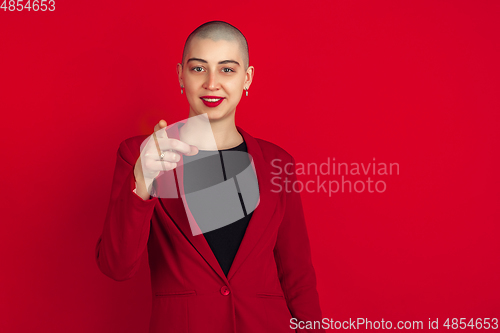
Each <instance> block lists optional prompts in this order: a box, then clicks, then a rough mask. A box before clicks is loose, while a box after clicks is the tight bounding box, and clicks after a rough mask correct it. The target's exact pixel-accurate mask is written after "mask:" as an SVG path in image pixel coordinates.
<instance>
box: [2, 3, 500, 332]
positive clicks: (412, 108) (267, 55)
mask: <svg viewBox="0 0 500 333" xmlns="http://www.w3.org/2000/svg"><path fill="white" fill-rule="evenodd" d="M499 17H500V3H499V2H497V1H413V2H410V3H409V2H403V1H321V2H318V1H307V2H297V3H294V2H289V1H281V2H272V1H259V2H254V1H241V2H234V1H233V2H228V3H221V2H219V3H210V2H201V1H190V2H181V1H158V0H146V1H141V2H138V1H130V0H127V1H121V2H109V3H108V2H104V1H99V2H98V1H76V2H75V1H72V2H68V1H64V2H63V1H61V0H56V10H55V12H37V13H34V12H25V11H23V12H9V11H7V12H4V11H3V10H2V11H0V29H1V30H0V31H1V35H0V80H1V81H0V108H1V110H2V112H1V115H2V121H1V122H0V126H1V131H0V132H1V136H2V138H1V139H2V152H3V154H2V155H3V157H2V163H1V165H2V191H1V196H2V199H1V202H2V223H1V226H2V229H1V236H0V237H1V239H0V249H1V251H2V252H1V253H2V254H3V255H2V263H1V267H2V273H1V275H0V279H1V288H0V306H1V309H0V331H2V332H146V329H147V326H148V323H149V315H150V306H151V304H150V302H151V294H150V282H149V270H148V266H147V260H146V259H147V253H145V255H144V257H143V261H142V267H141V269H140V271H139V272H138V274H137V275H136V276H135V277H134V278H132V279H131V280H128V281H125V282H121V283H119V282H116V281H113V280H111V279H109V278H108V277H106V276H104V275H103V274H102V273H101V272H100V271H99V270H98V268H97V265H96V262H95V259H94V248H95V244H96V241H97V238H98V236H99V235H100V233H101V230H102V226H103V222H104V217H105V212H106V208H107V204H108V200H109V193H110V188H111V177H112V173H113V167H114V162H115V157H116V150H117V149H118V145H119V143H120V142H121V141H122V140H123V139H125V138H127V137H130V136H133V135H137V134H146V133H150V132H151V130H152V127H153V126H154V124H155V123H156V122H157V121H158V120H159V119H162V118H164V119H166V120H167V122H169V123H173V122H175V121H178V120H181V119H184V118H185V117H187V114H188V108H189V106H188V103H187V101H186V98H185V95H181V94H180V89H179V84H178V81H177V77H176V72H175V66H176V63H177V62H179V61H180V58H181V55H182V47H183V43H184V41H185V39H186V38H187V36H188V35H189V33H190V32H191V31H192V30H194V29H195V28H196V27H197V26H199V25H200V24H202V23H204V22H206V21H211V20H224V21H227V22H229V23H231V24H233V25H235V26H236V27H237V28H239V29H240V30H241V31H242V32H243V33H244V34H245V36H246V37H247V40H248V42H249V48H250V64H251V65H253V66H254V67H255V77H254V82H253V84H252V86H251V88H250V90H249V96H248V97H245V96H243V97H242V100H241V102H240V104H239V106H238V108H237V112H236V114H237V117H236V123H237V124H238V125H239V126H241V127H242V128H244V129H245V130H246V131H247V132H249V133H250V134H252V135H254V136H256V137H259V138H263V139H266V140H269V141H271V142H274V143H276V144H278V145H280V146H281V147H283V148H285V149H286V150H287V151H289V152H290V153H291V154H292V155H293V156H294V157H295V159H296V161H297V162H303V163H308V162H316V163H322V162H325V161H326V160H327V158H328V157H330V158H335V159H336V161H338V162H347V163H353V162H356V163H362V162H364V163H368V162H372V161H373V158H376V161H377V162H385V163H399V165H400V174H399V175H392V176H385V177H380V178H378V179H383V180H384V181H385V182H386V184H387V190H386V191H385V192H384V193H378V194H377V193H366V192H364V193H337V194H335V195H332V197H329V196H328V195H327V194H325V193H307V192H302V199H303V203H304V208H305V214H306V219H307V223H308V228H309V235H310V239H311V246H312V254H313V260H314V264H315V268H316V272H317V276H318V290H319V293H320V299H321V305H322V309H323V313H324V317H328V318H333V319H336V320H346V319H348V318H357V317H363V318H368V319H369V320H372V321H375V320H381V319H382V318H383V319H384V320H391V321H393V322H394V323H395V322H396V321H397V320H422V321H424V323H425V324H426V325H427V321H428V318H432V319H435V318H439V319H440V322H442V321H444V320H445V319H446V318H448V317H457V318H460V317H465V318H468V319H470V318H485V317H490V318H491V317H497V318H498V317H500V311H499V310H500V277H499V276H500V268H499V267H500V265H499V259H500V245H499V241H498V236H499V229H500V227H499V221H500V211H499V199H500V198H499V186H500V182H499V180H500V177H499V176H498V165H499V157H498V155H499V149H498V148H499V136H498V133H499V120H500V117H499V110H500V105H499V104H500V102H499V98H498V92H499V88H500V86H499V77H500V71H499V61H498V59H500V48H499V30H500V29H499V23H498V18H499ZM314 179H315V176H299V180H302V181H307V180H314ZM324 179H326V180H333V179H334V178H333V176H329V177H328V176H325V178H324Z"/></svg>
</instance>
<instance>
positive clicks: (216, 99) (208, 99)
mask: <svg viewBox="0 0 500 333" xmlns="http://www.w3.org/2000/svg"><path fill="white" fill-rule="evenodd" d="M221 99H222V98H202V100H204V101H207V102H212V103H214V102H218V101H220V100H221Z"/></svg>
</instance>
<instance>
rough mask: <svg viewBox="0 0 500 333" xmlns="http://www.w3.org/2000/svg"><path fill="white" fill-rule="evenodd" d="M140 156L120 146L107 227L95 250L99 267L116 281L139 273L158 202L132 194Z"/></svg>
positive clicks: (122, 145)
mask: <svg viewBox="0 0 500 333" xmlns="http://www.w3.org/2000/svg"><path fill="white" fill-rule="evenodd" d="M139 154H140V152H139V150H138V151H137V152H132V151H131V149H130V148H129V147H128V145H127V141H123V142H122V143H121V144H120V147H119V149H118V153H117V157H116V165H115V170H114V175H113V183H112V186H111V198H110V201H109V205H108V210H107V214H106V218H105V221H104V227H103V230H102V234H101V236H100V237H99V239H98V241H97V244H96V247H95V258H96V261H97V266H98V267H99V269H100V270H101V272H103V273H104V274H105V275H107V276H108V277H110V278H112V279H114V280H116V281H123V280H127V279H130V278H131V277H132V276H133V275H134V274H135V273H136V272H137V270H138V269H139V267H140V259H141V257H142V254H143V253H144V250H145V249H146V247H147V242H148V238H149V231H150V221H151V217H152V214H153V210H154V206H155V203H156V201H157V200H158V199H157V198H150V199H149V200H143V199H142V198H141V197H139V196H138V195H137V194H135V193H134V192H133V190H134V187H135V178H134V166H135V162H136V161H137V158H138V157H139Z"/></svg>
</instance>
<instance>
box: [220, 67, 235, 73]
mask: <svg viewBox="0 0 500 333" xmlns="http://www.w3.org/2000/svg"><path fill="white" fill-rule="evenodd" d="M226 69H229V71H226ZM222 71H223V72H224V73H231V72H234V71H233V69H232V68H229V67H224V68H223V69H222Z"/></svg>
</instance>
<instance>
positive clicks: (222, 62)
mask: <svg viewBox="0 0 500 333" xmlns="http://www.w3.org/2000/svg"><path fill="white" fill-rule="evenodd" d="M190 61H199V62H204V63H208V62H207V61H206V60H204V59H200V58H189V59H188V61H186V64H187V63H188V62H190ZM217 64H219V65H223V64H236V65H238V66H240V63H239V62H237V61H235V60H222V61H219V62H218V63H217Z"/></svg>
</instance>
